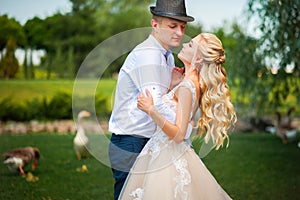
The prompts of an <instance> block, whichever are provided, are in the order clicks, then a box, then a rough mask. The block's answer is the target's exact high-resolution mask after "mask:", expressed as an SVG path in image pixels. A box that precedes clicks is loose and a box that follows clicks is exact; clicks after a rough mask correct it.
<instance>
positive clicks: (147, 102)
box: [137, 89, 154, 115]
mask: <svg viewBox="0 0 300 200" xmlns="http://www.w3.org/2000/svg"><path fill="white" fill-rule="evenodd" d="M146 95H147V96H145V95H144V94H143V92H141V93H140V94H139V96H138V100H137V107H138V108H139V109H140V110H142V111H144V112H145V113H147V114H148V115H149V114H150V111H151V109H152V107H153V106H154V104H153V98H152V95H151V93H150V91H149V90H148V89H146Z"/></svg>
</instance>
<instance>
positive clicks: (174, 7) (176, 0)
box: [150, 0, 194, 22]
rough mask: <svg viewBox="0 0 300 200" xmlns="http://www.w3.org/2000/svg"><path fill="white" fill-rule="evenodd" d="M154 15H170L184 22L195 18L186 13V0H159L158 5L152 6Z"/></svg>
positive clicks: (151, 9)
mask: <svg viewBox="0 0 300 200" xmlns="http://www.w3.org/2000/svg"><path fill="white" fill-rule="evenodd" d="M150 11H151V13H152V14H153V15H158V16H163V17H169V18H172V19H176V20H179V21H184V22H191V21H194V18H193V17H191V16H188V15H187V14H186V9H185V1H184V0H157V1H156V6H151V7H150Z"/></svg>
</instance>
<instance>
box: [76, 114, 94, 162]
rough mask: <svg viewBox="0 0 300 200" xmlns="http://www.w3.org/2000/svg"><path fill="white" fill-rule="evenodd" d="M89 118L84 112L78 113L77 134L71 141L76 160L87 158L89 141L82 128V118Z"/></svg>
mask: <svg viewBox="0 0 300 200" xmlns="http://www.w3.org/2000/svg"><path fill="white" fill-rule="evenodd" d="M89 116H91V114H90V113H89V112H88V111H85V110H83V111H80V112H79V114H78V119H77V120H78V123H77V133H76V136H75V138H74V140H73V143H74V150H75V153H76V156H77V158H78V160H81V158H82V156H87V157H88V156H89V139H88V137H87V136H86V135H85V131H84V128H83V126H82V120H83V118H84V117H89Z"/></svg>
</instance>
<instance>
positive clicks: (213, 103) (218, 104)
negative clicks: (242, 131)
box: [197, 33, 237, 149]
mask: <svg viewBox="0 0 300 200" xmlns="http://www.w3.org/2000/svg"><path fill="white" fill-rule="evenodd" d="M197 39H199V40H198V43H199V45H198V51H199V52H200V56H201V57H202V59H203V61H202V62H201V66H200V68H199V82H200V99H199V108H200V111H201V115H200V118H199V120H198V122H197V127H199V132H198V135H199V136H201V135H203V134H205V141H206V142H208V141H209V140H210V139H212V140H213V143H214V144H215V146H216V149H218V148H219V147H220V146H223V142H224V140H225V139H227V140H228V142H227V146H228V144H229V137H228V133H227V131H228V130H229V129H230V128H231V127H233V126H234V124H235V122H236V120H237V119H236V114H235V111H234V107H233V105H232V103H231V101H230V91H229V87H228V85H227V83H226V70H225V68H224V67H223V63H224V62H225V59H226V57H225V54H224V49H223V46H222V43H221V41H220V40H219V39H218V38H217V37H216V36H215V35H213V34H211V33H202V34H200V35H198V36H197Z"/></svg>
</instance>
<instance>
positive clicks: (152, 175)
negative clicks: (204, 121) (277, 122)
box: [119, 133, 231, 200]
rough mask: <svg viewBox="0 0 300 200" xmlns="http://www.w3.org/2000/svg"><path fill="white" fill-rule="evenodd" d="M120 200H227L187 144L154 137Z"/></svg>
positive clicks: (134, 168)
mask: <svg viewBox="0 0 300 200" xmlns="http://www.w3.org/2000/svg"><path fill="white" fill-rule="evenodd" d="M119 199H121V200H129V199H130V200H156V199H158V200H179V199H180V200H185V199H189V200H201V199H203V200H219V199H231V198H230V196H229V195H228V194H227V193H226V192H225V191H224V190H223V189H222V188H221V187H220V185H219V184H218V183H217V181H216V180H215V178H214V177H213V176H212V174H211V173H210V172H209V171H208V169H207V168H206V167H205V165H204V164H203V162H202V161H201V159H200V158H199V156H198V155H197V154H196V153H195V151H194V150H193V149H192V148H191V146H190V144H189V142H187V141H183V142H181V143H180V144H177V143H175V142H174V141H173V140H169V139H168V138H167V137H166V136H165V135H164V134H160V133H158V134H156V135H154V136H153V137H152V138H151V139H150V140H149V142H148V143H147V144H146V146H145V147H144V149H143V150H142V152H141V153H140V155H139V156H138V158H137V160H136V162H135V164H134V165H133V167H132V169H131V171H130V173H129V175H128V177H127V180H126V182H125V184H124V187H123V189H122V191H121V194H120V197H119Z"/></svg>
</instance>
